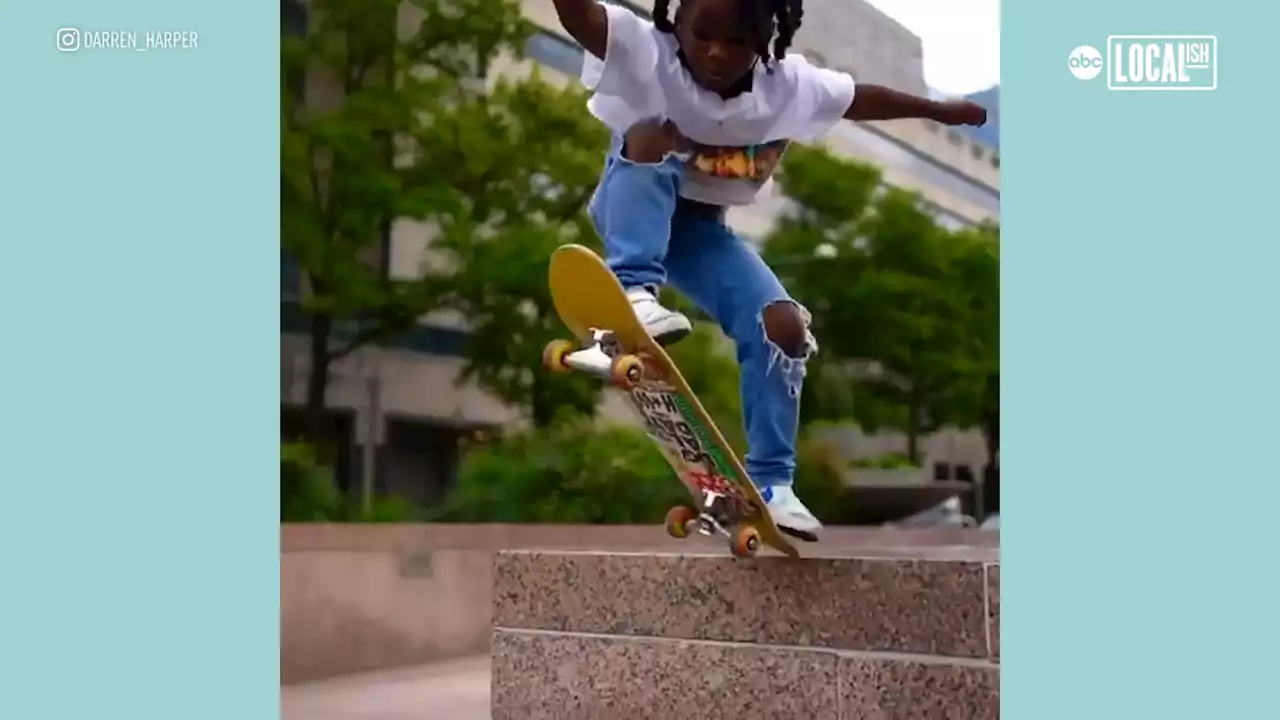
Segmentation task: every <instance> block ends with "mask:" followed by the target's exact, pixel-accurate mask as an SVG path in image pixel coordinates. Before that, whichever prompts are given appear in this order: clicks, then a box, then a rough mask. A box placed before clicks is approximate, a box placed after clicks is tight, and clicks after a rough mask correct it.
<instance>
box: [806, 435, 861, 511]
mask: <svg viewBox="0 0 1280 720" xmlns="http://www.w3.org/2000/svg"><path fill="white" fill-rule="evenodd" d="M846 472H847V471H846V470H845V469H844V464H843V463H842V462H841V460H840V456H839V453H838V452H837V451H836V448H835V447H834V446H833V445H831V444H830V443H829V442H826V441H823V440H821V439H819V438H818V437H817V436H816V434H814V433H809V432H802V433H801V437H800V441H799V443H798V444H797V446H796V480H795V488H796V494H798V495H799V496H800V499H801V500H803V501H804V503H805V505H807V506H808V507H809V510H811V511H812V512H813V514H814V515H816V516H817V517H818V519H819V520H821V521H822V522H823V523H825V524H828V525H842V524H847V523H850V522H852V520H853V517H854V516H853V512H852V506H851V504H850V501H851V493H850V492H849V488H848V485H847V484H846V482H845V475H846Z"/></svg>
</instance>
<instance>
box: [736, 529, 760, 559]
mask: <svg viewBox="0 0 1280 720" xmlns="http://www.w3.org/2000/svg"><path fill="white" fill-rule="evenodd" d="M759 551H760V532H759V531H758V530H756V529H755V527H753V526H751V525H739V526H738V527H737V528H736V529H735V530H734V531H733V537H732V538H730V539H729V552H731V553H733V556H734V557H738V558H752V557H755V556H756V553H757V552H759Z"/></svg>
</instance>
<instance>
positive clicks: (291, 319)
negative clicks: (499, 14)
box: [281, 0, 1000, 501]
mask: <svg viewBox="0 0 1280 720" xmlns="http://www.w3.org/2000/svg"><path fill="white" fill-rule="evenodd" d="M615 1H617V2H621V1H622V0H615ZM286 6H287V7H286ZM632 7H633V8H634V9H637V10H638V11H640V12H645V11H646V10H647V8H642V7H637V6H634V5H633V6H632ZM281 9H282V20H284V21H287V24H286V25H285V27H286V30H288V29H289V28H293V29H294V30H295V31H301V30H302V29H303V28H305V6H304V5H303V3H302V2H300V1H299V0H282V4H281ZM805 9H806V14H805V23H804V26H803V28H802V29H801V31H800V33H799V34H798V36H797V45H796V50H797V51H799V52H803V53H805V54H806V55H807V56H809V57H811V58H812V59H813V60H814V61H815V62H818V63H821V64H825V65H827V66H829V67H832V68H836V69H840V70H844V71H846V72H850V73H851V74H853V75H854V77H855V78H856V79H858V80H860V81H864V82H873V83H878V84H885V85H889V86H892V87H895V88H900V89H903V90H908V91H911V92H916V93H921V94H923V93H925V92H927V90H926V88H925V87H924V80H923V70H922V52H921V43H920V39H919V38H917V37H916V36H914V35H913V34H911V33H910V32H908V31H907V30H906V29H905V28H903V27H902V26H900V25H898V24H897V23H896V22H894V21H893V20H892V19H890V18H888V17H887V16H885V15H883V14H882V13H880V12H879V11H878V10H876V9H875V8H873V7H872V6H870V5H869V4H867V3H865V2H863V1H862V0H807V2H806V8H805ZM524 10H525V13H526V15H527V16H528V17H529V18H530V19H531V20H532V21H533V22H534V23H535V24H536V25H537V26H538V27H539V28H540V31H539V32H538V33H537V34H535V35H534V36H533V37H531V38H530V40H529V42H528V44H527V46H526V48H525V50H526V53H525V54H526V59H525V60H523V61H516V60H514V59H513V60H512V61H510V62H508V63H506V64H505V65H504V66H503V67H501V68H499V71H501V72H526V71H528V69H529V68H531V67H532V66H533V65H534V64H537V65H539V66H541V73H542V76H543V77H544V78H546V79H549V80H552V81H555V82H565V83H568V82H575V81H576V80H575V78H576V76H577V74H578V72H579V70H580V68H581V66H582V59H583V56H582V49H581V48H579V47H578V46H577V45H576V44H575V43H573V42H572V41H570V40H569V39H568V38H567V37H566V36H565V35H564V33H563V31H562V30H561V29H560V27H559V23H558V20H557V19H556V16H555V11H554V8H553V6H552V3H551V0H525V1H524ZM402 20H403V21H404V22H412V15H411V14H405V16H404V17H402ZM306 96H307V102H309V103H310V102H319V103H324V102H332V101H334V99H335V97H336V96H337V93H336V88H335V87H334V86H333V85H332V83H326V82H325V81H324V79H323V78H308V81H307V88H306ZM584 112H585V108H584ZM824 143H825V145H826V146H827V147H828V148H829V149H830V150H832V151H833V152H835V153H837V154H840V155H844V156H847V157H850V158H855V159H859V160H862V161H864V162H870V163H873V164H875V165H878V166H879V167H881V168H882V170H883V173H884V179H885V182H886V183H888V184H890V185H893V186H896V187H900V188H903V189H906V190H910V191H913V192H915V193H918V194H919V196H920V197H921V199H922V202H923V203H924V205H925V206H926V207H928V208H929V209H930V210H931V211H932V212H933V214H934V215H935V217H936V218H937V219H938V220H939V222H940V223H943V224H944V225H947V226H950V227H953V228H955V227H962V226H966V225H973V224H977V223H980V222H983V221H986V220H996V219H998V218H999V214H1000V192H999V175H1000V173H999V156H998V155H997V154H996V153H995V152H994V151H993V150H992V149H991V148H990V147H988V146H986V145H985V144H982V143H979V142H975V141H973V140H972V139H971V138H969V137H967V136H965V135H964V134H962V133H960V132H957V131H955V130H954V129H952V128H944V127H939V126H937V125H936V124H934V123H930V122H925V121H898V122H893V123H865V124H854V123H850V122H845V123H841V125H840V127H838V128H837V129H836V130H834V131H833V132H832V133H831V134H830V135H829V136H828V137H827V138H826V139H825V141H824ZM786 206H787V200H786V198H785V197H784V196H782V195H781V194H778V195H777V196H775V197H773V198H769V199H766V200H765V201H764V202H761V203H759V204H757V205H756V206H753V207H750V208H735V209H734V210H733V211H732V212H731V215H730V222H731V224H732V225H733V226H734V228H735V229H736V230H737V231H739V232H740V233H742V234H743V235H745V236H748V237H753V238H762V237H763V236H764V235H765V234H767V232H768V230H769V228H770V227H771V226H772V224H773V222H774V219H775V218H776V217H777V215H778V213H780V212H782V211H783V210H784V209H785V208H786ZM385 245H386V247H385V252H386V253H387V256H388V257H387V266H388V269H389V272H391V273H392V274H393V275H395V276H401V277H408V276H411V275H413V274H415V273H417V272H419V271H420V270H419V268H420V267H421V266H422V263H423V262H424V261H425V260H426V259H427V258H428V253H429V245H430V232H429V230H428V228H426V227H424V226H422V225H421V224H420V223H415V222H400V223H396V224H395V226H394V227H393V228H392V230H391V233H390V236H389V238H387V240H386V243H385ZM282 265H283V272H282V285H281V292H282V303H281V316H282V317H281V330H282V339H281V392H282V398H281V400H282V406H283V412H284V418H285V419H284V424H285V425H286V426H290V425H296V424H297V423H299V422H300V417H299V416H300V407H301V405H302V402H303V399H304V398H305V378H306V376H307V373H308V370H309V368H308V367H307V357H308V354H307V342H306V337H305V330H306V328H305V321H304V318H303V317H302V316H301V314H300V312H299V311H298V306H297V296H298V293H300V292H302V288H301V283H300V280H299V278H298V277H297V275H296V272H293V271H291V270H290V264H289V263H288V260H287V258H285V259H284V260H283V262H282ZM466 327H467V324H466V318H463V317H458V316H456V315H453V314H448V313H435V314H432V315H431V316H429V317H428V318H425V319H424V322H423V324H422V325H421V326H420V327H419V328H418V331H417V332H415V333H413V334H411V336H410V337H409V338H407V339H405V340H404V341H403V342H401V343H399V344H397V345H396V346H394V347H386V348H377V347H371V348H366V349H364V350H361V351H358V352H356V353H354V354H352V355H351V356H349V357H347V358H346V359H344V360H343V361H342V362H340V363H338V364H337V366H336V367H335V368H334V369H333V376H332V380H331V382H330V384H329V389H328V398H327V399H328V404H329V407H330V408H331V410H332V412H333V413H334V415H335V416H336V417H337V418H338V420H339V422H338V424H339V426H340V427H344V428H347V431H348V432H349V434H350V438H351V442H352V444H353V446H355V447H356V448H357V449H356V450H354V451H353V453H352V458H351V462H350V464H351V466H352V472H351V474H350V477H352V478H358V477H359V475H360V470H359V468H361V467H363V466H365V465H368V464H370V462H371V461H372V462H373V463H374V464H376V466H377V472H376V473H375V475H376V476H377V485H378V486H379V487H380V488H382V489H384V490H388V491H394V492H397V493H399V494H403V495H406V496H409V497H412V498H415V499H418V500H421V501H430V500H432V499H434V498H436V497H438V496H439V494H440V493H441V492H442V491H443V486H444V484H445V483H447V482H448V478H449V477H450V476H451V474H452V472H453V469H454V467H455V466H456V463H457V453H458V451H457V444H458V440H459V439H460V438H462V437H463V436H465V435H467V434H470V433H473V432H475V431H476V430H477V429H479V428H484V427H492V426H507V425H512V424H518V423H519V422H520V421H521V419H520V417H519V415H518V413H517V412H516V411H514V410H513V409H512V408H510V407H507V406H504V405H503V404H502V403H501V402H498V401H497V400H496V399H494V398H492V397H491V396H489V395H488V394H486V393H485V392H483V391H481V390H479V389H478V388H476V387H474V386H468V385H459V384H457V382H456V380H457V378H458V375H459V371H460V370H461V368H462V364H463V361H462V357H461V355H462V351H463V349H464V347H465V339H466ZM601 415H602V419H603V420H605V421H617V422H629V421H631V415H630V413H629V412H628V410H627V408H626V407H625V406H624V405H623V404H622V402H621V401H620V400H619V399H618V398H616V397H612V394H611V397H610V398H609V399H608V400H607V401H606V403H605V407H603V408H602V413H601ZM900 444H901V443H900V438H897V437H896V436H892V435H882V436H877V437H874V438H865V450H866V452H868V453H870V452H883V451H887V450H893V449H897V448H898V446H899V445H900ZM925 445H926V452H928V454H930V455H931V456H933V457H944V458H949V459H951V461H952V462H968V463H973V464H975V466H976V464H979V463H980V462H981V460H982V458H983V450H982V445H981V440H980V439H977V438H975V437H974V436H973V435H972V434H968V433H963V434H957V433H951V434H943V435H940V436H938V437H936V438H931V439H930V440H929V441H928V442H926V444H925ZM363 446H367V447H369V448H370V450H369V452H366V453H363V454H362V453H361V452H359V449H358V448H360V447H363ZM424 477H426V478H429V479H428V480H426V482H425V483H424ZM352 481H353V482H354V481H355V480H352Z"/></svg>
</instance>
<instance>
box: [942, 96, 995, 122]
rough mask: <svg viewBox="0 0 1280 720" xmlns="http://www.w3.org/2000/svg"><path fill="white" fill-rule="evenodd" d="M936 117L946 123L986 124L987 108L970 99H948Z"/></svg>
mask: <svg viewBox="0 0 1280 720" xmlns="http://www.w3.org/2000/svg"><path fill="white" fill-rule="evenodd" d="M936 119H937V121H938V122H940V123H942V124H944V125H975V126H980V125H986V124H987V109H986V108H984V107H982V106H981V105H979V104H977V103H975V102H970V101H969V100H948V101H946V102H944V103H942V108H941V112H939V113H938V117H937V118H936Z"/></svg>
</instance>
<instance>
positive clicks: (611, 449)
mask: <svg viewBox="0 0 1280 720" xmlns="http://www.w3.org/2000/svg"><path fill="white" fill-rule="evenodd" d="M685 497H686V493H685V490H684V486H683V485H681V484H680V480H679V479H678V478H677V477H676V476H675V473H673V472H672V471H671V468H670V466H668V465H667V463H666V460H664V459H663V457H662V455H661V454H660V453H659V452H658V449H657V448H656V447H655V446H654V444H653V442H652V441H650V440H649V438H648V437H647V436H646V435H645V434H644V433H643V432H642V431H640V430H639V429H633V428H622V427H616V428H607V429H602V428H598V427H594V426H593V425H592V424H591V422H590V420H587V419H577V420H568V421H562V422H560V423H557V424H556V425H553V426H552V427H550V428H546V429H543V430H540V431H530V432H525V433H520V434H516V435H511V436H508V437H504V438H500V439H497V440H493V441H491V442H489V443H487V444H485V445H481V446H478V447H476V448H475V449H473V450H472V451H471V452H469V453H468V455H467V457H466V459H465V460H464V461H463V464H462V468H461V471H460V472H459V477H458V484H457V486H456V487H455V488H454V490H453V492H452V493H450V495H449V497H448V498H447V499H446V501H445V504H444V507H443V508H442V509H441V511H440V512H439V513H436V514H435V516H434V517H433V519H436V520H439V521H442V522H506V523H521V522H535V523H539V522H540V523H570V524H576V523H599V524H629V523H657V522H661V521H662V519H663V517H664V516H665V514H666V511H667V509H668V508H670V507H671V506H672V505H673V504H676V503H679V502H683V501H684V500H685Z"/></svg>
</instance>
